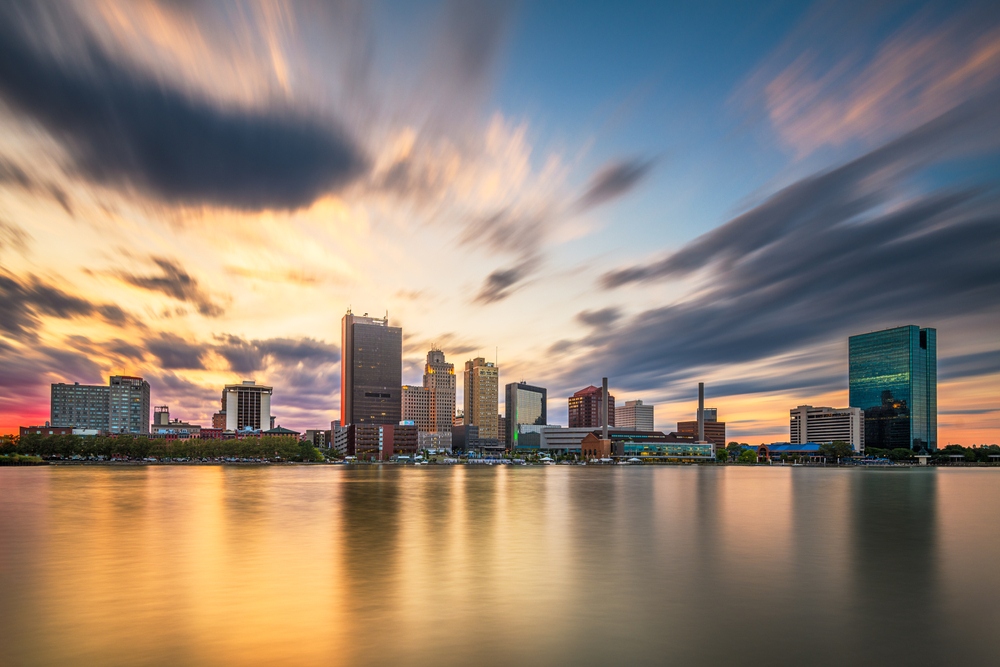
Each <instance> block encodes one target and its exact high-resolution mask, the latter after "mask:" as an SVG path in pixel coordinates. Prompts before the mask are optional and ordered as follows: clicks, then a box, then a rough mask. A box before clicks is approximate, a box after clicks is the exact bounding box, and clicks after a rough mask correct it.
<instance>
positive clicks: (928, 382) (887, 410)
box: [848, 325, 937, 451]
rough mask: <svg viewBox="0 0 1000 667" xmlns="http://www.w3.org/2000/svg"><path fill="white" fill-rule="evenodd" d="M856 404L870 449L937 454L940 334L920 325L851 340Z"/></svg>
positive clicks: (852, 390) (852, 392)
mask: <svg viewBox="0 0 1000 667" xmlns="http://www.w3.org/2000/svg"><path fill="white" fill-rule="evenodd" d="M848 355H849V364H848V365H849V371H848V379H849V384H850V404H851V407H852V408H860V409H861V410H863V411H864V428H865V435H864V444H865V447H868V448H871V447H877V448H879V449H897V448H905V449H912V450H917V451H919V450H922V449H927V450H935V449H937V330H936V329H929V328H923V329H922V328H920V327H918V326H916V325H908V326H902V327H895V328H893V329H885V330H882V331H874V332H871V333H867V334H860V335H857V336H851V337H850V338H849V339H848Z"/></svg>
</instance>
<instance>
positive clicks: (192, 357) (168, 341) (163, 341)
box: [146, 332, 208, 370]
mask: <svg viewBox="0 0 1000 667" xmlns="http://www.w3.org/2000/svg"><path fill="white" fill-rule="evenodd" d="M146 349H147V350H148V351H149V353H150V354H152V355H153V356H154V357H156V358H157V360H158V361H159V362H160V367H161V368H163V369H166V370H181V369H193V370H204V368H205V362H204V361H203V357H204V356H205V353H206V352H207V351H208V350H207V348H206V347H205V346H204V345H199V344H197V343H189V342H187V341H186V340H185V339H183V338H181V337H180V336H178V335H177V334H173V333H165V332H161V333H160V334H159V335H158V336H156V337H155V338H149V339H147V340H146Z"/></svg>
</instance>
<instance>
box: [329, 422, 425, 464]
mask: <svg viewBox="0 0 1000 667" xmlns="http://www.w3.org/2000/svg"><path fill="white" fill-rule="evenodd" d="M345 450H346V451H345V452H344V453H345V454H346V455H347V456H356V457H357V458H358V460H360V461H388V460H389V459H391V458H392V457H393V456H416V454H417V427H416V425H414V424H351V425H350V426H348V427H347V437H346V443H345Z"/></svg>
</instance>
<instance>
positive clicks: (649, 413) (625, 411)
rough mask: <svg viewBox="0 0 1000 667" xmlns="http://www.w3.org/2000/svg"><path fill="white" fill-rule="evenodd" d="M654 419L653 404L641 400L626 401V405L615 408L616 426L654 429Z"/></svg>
mask: <svg viewBox="0 0 1000 667" xmlns="http://www.w3.org/2000/svg"><path fill="white" fill-rule="evenodd" d="M653 421H654V420H653V406H652V405H645V404H643V402H642V401H641V400H635V401H625V405H619V406H618V407H616V408H615V424H614V425H615V428H634V429H635V430H637V431H652V430H653ZM609 426H610V424H609Z"/></svg>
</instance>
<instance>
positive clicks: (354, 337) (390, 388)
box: [340, 310, 403, 426]
mask: <svg viewBox="0 0 1000 667" xmlns="http://www.w3.org/2000/svg"><path fill="white" fill-rule="evenodd" d="M340 349H341V359H340V369H341V372H340V423H341V424H342V425H344V426H347V425H349V424H390V425H396V424H399V421H400V417H401V416H402V392H403V389H402V387H403V330H402V329H401V328H399V327H390V326H389V317H388V316H386V317H385V318H384V319H378V318H374V317H368V313H365V314H364V315H363V316H358V315H354V314H352V313H351V311H350V310H348V311H347V314H346V315H344V319H343V320H341V348H340Z"/></svg>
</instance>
